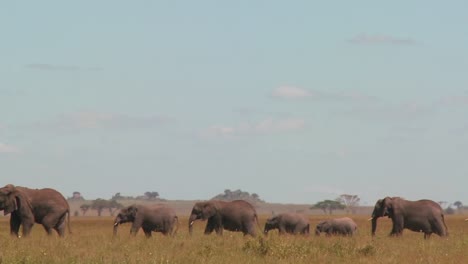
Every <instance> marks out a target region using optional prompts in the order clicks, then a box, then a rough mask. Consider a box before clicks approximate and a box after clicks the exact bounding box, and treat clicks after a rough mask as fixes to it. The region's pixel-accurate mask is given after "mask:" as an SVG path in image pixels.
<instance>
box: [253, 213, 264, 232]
mask: <svg viewBox="0 0 468 264" xmlns="http://www.w3.org/2000/svg"><path fill="white" fill-rule="evenodd" d="M254 216H255V222H257V227H258V231H259V232H260V233H263V232H262V227H261V226H260V223H259V222H258V216H257V214H255V215H254Z"/></svg>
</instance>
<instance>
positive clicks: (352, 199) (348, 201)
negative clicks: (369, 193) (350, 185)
mask: <svg viewBox="0 0 468 264" xmlns="http://www.w3.org/2000/svg"><path fill="white" fill-rule="evenodd" d="M336 200H337V201H339V202H340V203H341V204H343V205H344V206H345V208H346V211H347V212H348V213H349V211H351V213H352V214H354V213H356V207H358V206H359V201H361V198H359V196H357V195H355V194H342V195H340V197H338V198H337V199H336Z"/></svg>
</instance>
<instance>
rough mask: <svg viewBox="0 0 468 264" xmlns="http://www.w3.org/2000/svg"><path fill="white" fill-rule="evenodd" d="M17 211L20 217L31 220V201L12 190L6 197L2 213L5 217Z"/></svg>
mask: <svg viewBox="0 0 468 264" xmlns="http://www.w3.org/2000/svg"><path fill="white" fill-rule="evenodd" d="M14 211H19V213H20V214H21V217H28V218H33V219H34V216H33V213H32V206H31V201H30V200H29V198H28V197H27V196H26V195H25V194H23V193H22V192H20V191H17V190H14V191H13V192H11V193H10V194H9V195H8V200H7V203H6V206H5V209H4V211H3V213H4V214H5V215H7V214H10V213H12V212H14Z"/></svg>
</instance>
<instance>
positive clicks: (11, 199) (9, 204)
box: [3, 194, 19, 215]
mask: <svg viewBox="0 0 468 264" xmlns="http://www.w3.org/2000/svg"><path fill="white" fill-rule="evenodd" d="M18 204H19V199H18V197H17V196H16V195H11V194H10V195H8V198H7V201H6V203H5V208H4V209H3V214H4V215H7V214H10V213H12V212H14V211H16V210H18Z"/></svg>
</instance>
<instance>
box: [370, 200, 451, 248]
mask: <svg viewBox="0 0 468 264" xmlns="http://www.w3.org/2000/svg"><path fill="white" fill-rule="evenodd" d="M384 216H387V217H388V218H390V219H392V224H393V226H392V231H391V232H390V236H400V235H402V233H403V229H405V228H406V229H409V230H411V231H415V232H423V233H424V238H425V239H427V238H429V237H430V236H431V234H432V233H435V234H437V235H439V236H442V237H443V236H447V235H448V229H447V226H446V225H445V220H444V212H443V210H442V208H441V207H440V205H439V204H438V203H436V202H434V201H431V200H419V201H408V200H405V199H402V198H400V197H385V198H384V199H380V200H378V201H377V203H376V204H375V207H374V211H373V212H372V217H371V218H370V219H369V220H372V236H375V230H376V228H377V219H378V218H379V217H384Z"/></svg>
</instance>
